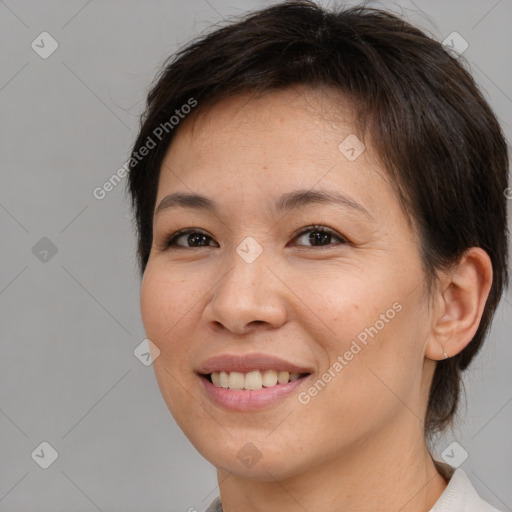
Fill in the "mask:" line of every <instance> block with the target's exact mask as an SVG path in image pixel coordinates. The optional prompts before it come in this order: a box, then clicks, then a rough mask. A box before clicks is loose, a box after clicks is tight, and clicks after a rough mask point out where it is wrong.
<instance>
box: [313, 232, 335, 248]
mask: <svg viewBox="0 0 512 512" xmlns="http://www.w3.org/2000/svg"><path fill="white" fill-rule="evenodd" d="M330 236H331V235H330V234H329V233H325V232H322V231H313V232H312V233H311V234H310V235H309V240H310V242H311V243H312V244H313V245H315V242H322V241H324V242H325V241H327V239H328V238H329V237H330Z"/></svg>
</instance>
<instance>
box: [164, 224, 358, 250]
mask: <svg viewBox="0 0 512 512" xmlns="http://www.w3.org/2000/svg"><path fill="white" fill-rule="evenodd" d="M310 231H313V232H315V231H316V232H320V233H325V234H327V235H331V236H332V237H334V238H337V239H338V240H339V241H340V243H339V244H327V245H316V246H315V245H311V246H303V247H310V248H312V249H313V248H320V249H322V248H326V247H329V246H333V245H334V246H337V245H344V244H347V243H349V242H348V240H347V239H346V238H344V237H342V236H341V235H339V234H338V233H337V232H336V231H334V230H333V229H331V228H328V227H326V226H319V225H316V224H315V225H313V226H307V227H305V228H302V229H301V230H300V231H299V232H298V233H296V234H295V235H294V237H293V239H294V240H295V239H296V238H300V237H301V236H302V235H304V234H305V233H308V232H310ZM191 234H201V235H204V236H206V237H208V238H210V239H211V237H210V235H208V234H207V233H206V232H204V231H202V230H201V229H196V228H187V229H181V230H179V231H176V232H175V233H173V234H172V235H170V236H169V237H168V238H167V239H166V240H165V242H164V250H165V249H170V248H171V247H174V248H175V249H201V248H203V247H211V246H209V245H208V246H199V247H185V246H181V245H176V244H175V242H176V240H177V239H178V238H180V237H181V236H184V235H191Z"/></svg>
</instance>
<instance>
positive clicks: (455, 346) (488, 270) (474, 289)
mask: <svg viewBox="0 0 512 512" xmlns="http://www.w3.org/2000/svg"><path fill="white" fill-rule="evenodd" d="M440 282H441V287H440V289H439V291H437V292H436V293H438V294H439V296H438V297H437V302H438V304H439V305H440V307H439V308H438V309H437V311H436V313H435V314H436V315H437V317H436V318H433V322H432V335H431V336H430V337H429V341H428V343H427V346H426V347H425V357H427V358H429V359H432V360H434V361H439V360H443V359H446V358H447V357H453V356H455V355H457V354H458V353H459V352H460V351H461V350H463V349H464V348H465V347H466V346H467V345H468V343H469V342H470V341H471V340H472V339H473V336H474V335H475V333H476V331H477V329H478V326H479V324H480V320H481V318H482V314H483V311H484V307H485V304H486V301H487V297H488V296H489V291H490V289H491V284H492V263H491V260H490V258H489V255H488V254H487V253H486V252H485V251H484V250H483V249H481V248H480V247H471V248H470V249H468V250H467V251H466V252H465V253H464V254H463V256H462V257H461V259H460V261H459V263H458V264H456V265H454V266H453V267H452V268H451V269H450V271H448V272H446V273H444V274H443V276H442V278H441V280H440Z"/></svg>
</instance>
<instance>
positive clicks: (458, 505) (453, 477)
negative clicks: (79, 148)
mask: <svg viewBox="0 0 512 512" xmlns="http://www.w3.org/2000/svg"><path fill="white" fill-rule="evenodd" d="M435 464H436V467H437V469H438V470H439V472H440V473H441V474H442V475H443V476H444V477H445V478H446V479H447V480H449V481H448V485H447V487H446V489H445V490H444V492H443V494H441V496H440V497H439V499H438V500H437V502H436V503H435V505H434V506H433V507H432V508H431V509H430V512H455V511H457V512H500V511H499V510H498V509H496V508H494V507H493V506H492V505H490V504H489V503H487V502H486V501H484V500H483V499H482V498H480V496H479V495H478V493H477V491H476V489H475V488H474V487H473V484H472V483H471V481H470V480H469V478H468V476H467V475H466V473H465V472H464V471H463V470H462V469H460V468H457V469H454V468H452V467H451V466H449V465H448V464H445V463H443V462H439V461H435Z"/></svg>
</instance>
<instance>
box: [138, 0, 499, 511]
mask: <svg viewBox="0 0 512 512" xmlns="http://www.w3.org/2000/svg"><path fill="white" fill-rule="evenodd" d="M507 172H508V162H507V149H506V144H505V141H504V137H503V135H502V132H501V130H500V127H499V125H498V122H497V121H496V118H495V116H494V114H493V113H492V111H491V109H490V108H489V106H488V104H487V103H486V102H485V100H484V99H483V97H482V95H481V94H480V92H479V91H478V89H477V87H476V86H475V84H474V82H473V80H472V78H471V77H470V75H469V74H468V73H467V72H466V71H465V70H464V69H463V67H462V66H461V64H460V63H459V62H458V61H457V59H456V57H455V56H453V55H450V54H449V53H448V52H447V51H445V49H444V48H443V47H442V45H441V44H439V43H438V42H435V41H433V40H432V39H430V38H428V37H427V36H426V35H424V34H423V33H422V32H421V31H419V30H418V29H416V28H413V27H411V26H410V25H408V24H407V23H405V22H404V21H402V20H400V19H398V18H397V17H395V16H393V15H391V14H387V13H385V12H382V11H379V10H373V9H366V8H352V9H340V10H338V11H337V12H328V11H326V10H324V9H322V8H320V7H318V6H317V5H315V4H314V3H313V2H310V1H293V2H287V3H282V4H278V5H275V6H272V7H269V8H267V9H264V10H262V11H259V12H255V13H252V14H250V15H248V16H247V17H246V18H244V19H242V20H239V21H237V22H235V23H232V24H230V25H228V26H225V27H224V28H220V29H218V30H216V31H215V32H213V33H212V34H210V35H207V36H204V37H202V38H201V39H199V40H197V41H195V42H193V43H192V44H190V45H189V46H188V47H186V48H184V49H182V50H181V51H180V52H179V53H178V54H177V55H176V56H175V57H174V58H173V59H172V61H171V62H170V63H169V64H168V65H167V66H166V67H165V69H164V70H163V71H162V74H161V76H160V77H159V79H158V81H157V83H156V84H155V85H154V87H153V89H152V90H151V92H150V94H149V96H148V104H147V110H146V113H145V115H144V117H143V119H142V125H141V129H140V133H139V136H138V138H137V141H136V143H135V145H134V148H133V153H132V158H131V160H130V176H129V189H130V193H131V195H132V202H133V207H134V213H135V220H136V223H137V229H138V256H139V262H140V269H141V275H142V285H141V313H142V319H143V323H144V327H145V330H146V333H147V337H148V338H149V339H150V340H151V342H152V343H151V346H152V355H153V359H154V363H153V364H154V368H155V373H156V377H157V380H158V384H159V387H160V390H161V392H162V395H163V397H164V400H165V402H166V404H167V406H168V408H169V410H170V412H171V413H172V415H173V417H174V418H175V420H176V422H177V423H178V425H179V426H180V427H181V429H182V430H183V432H184V433H185V434H186V436H187V437H188V438H189V439H190V441H191V442H192V443H193V445H194V446H195V447H196V449H197V450H198V451H199V452H200V453H201V454H202V455H203V456H204V457H205V458H206V459H207V460H208V461H210V462H211V463H212V464H213V465H215V466H216V468H217V476H218V481H219V488H220V496H219V497H217V498H216V499H215V500H214V501H213V502H212V503H211V505H210V507H209V508H208V511H210V512H212V511H221V510H223V511H224V512H233V511H235V510H237V511H238V510H243V511H262V510H265V511H267V512H269V511H277V510H279V511H299V510H301V511H302V510H309V511H312V510H323V511H340V510H343V511H362V510H372V511H392V510H400V511H402V512H412V511H427V510H432V511H436V512H440V511H448V510H457V511H459V512H460V511H492V510H495V509H494V508H492V507H491V506H490V505H489V504H487V503H485V502H484V501H483V500H481V499H480V498H479V496H478V495H477V493H476V491H475V490H474V488H473V487H472V486H471V483H470V482H469V480H468V478H467V476H466V475H465V474H464V472H463V471H462V470H461V469H457V470H455V471H454V468H452V467H450V466H448V465H447V464H444V463H440V462H439V461H435V460H434V459H433V458H432V456H431V455H430V452H429V449H428V447H427V441H428V440H429V438H430V436H432V435H433V434H435V433H437V432H440V431H442V430H443V429H445V428H446V427H447V426H448V425H450V423H451V422H452V420H453V417H454V414H455V411H456V407H457V404H458V400H459V390H460V382H461V380H460V379H461V372H462V371H463V370H464V369H466V368H467V366H468V365H469V363H470V362H471V360H472V359H473V357H474V356H475V354H476V353H477V352H478V350H479V349H480V347H481V345H482V343H483V341H484V338H485V335H486V333H487V331H488V328H489V326H490V323H491V319H492V316H493V313H494V311H495V309H496V307H497V304H498V302H499V300H500V296H501V293H502V290H503V288H504V286H505V285H506V284H507V279H508V276H507V267H506V263H507V261H506V258H507V229H506V226H507V223H506V222H507V219H506V198H505V195H504V192H505V190H506V189H507Z"/></svg>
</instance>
